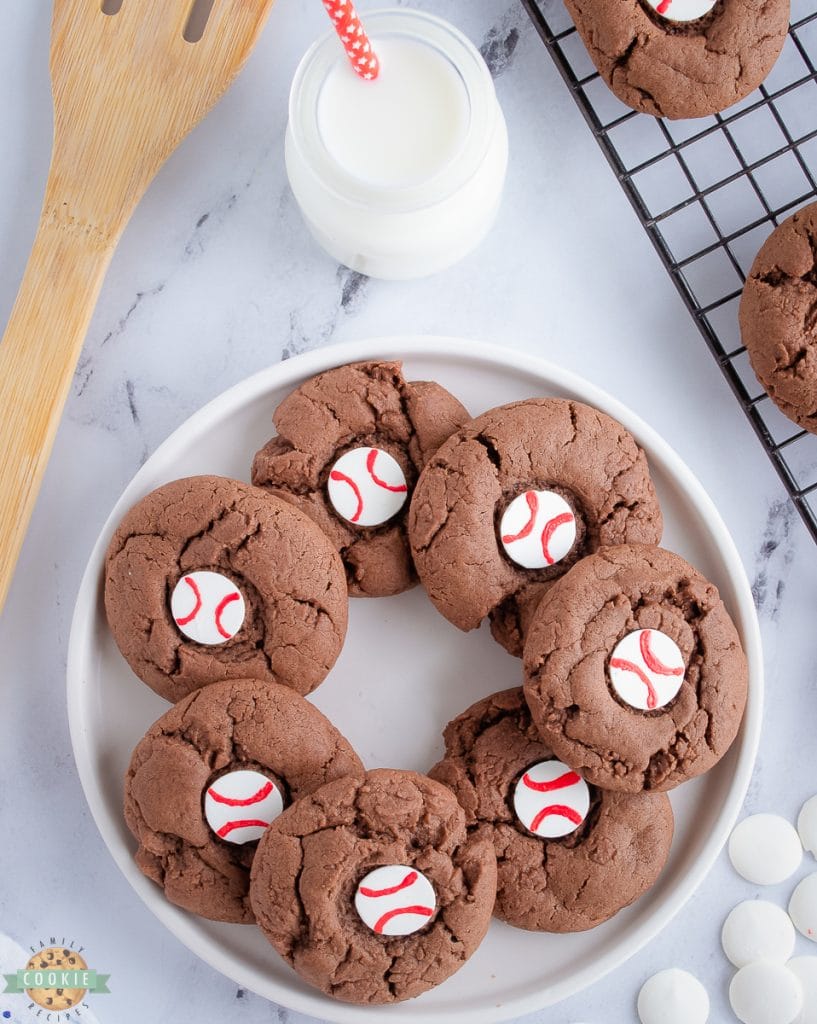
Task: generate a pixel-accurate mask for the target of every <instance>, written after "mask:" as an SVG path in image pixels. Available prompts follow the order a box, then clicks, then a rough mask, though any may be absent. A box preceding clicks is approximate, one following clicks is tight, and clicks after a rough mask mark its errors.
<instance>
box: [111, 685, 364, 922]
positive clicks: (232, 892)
mask: <svg viewBox="0 0 817 1024" xmlns="http://www.w3.org/2000/svg"><path fill="white" fill-rule="evenodd" d="M347 775H349V776H358V777H359V776H362V775H363V765H362V764H361V763H360V759H359V758H358V756H357V754H355V752H354V751H353V750H352V748H351V747H350V746H349V744H348V743H347V741H346V740H345V739H344V738H343V737H342V736H341V735H340V733H339V732H338V731H337V729H336V728H335V727H334V726H333V725H332V723H331V722H329V721H328V719H326V718H324V716H323V715H322V714H321V713H320V711H318V710H317V708H315V707H313V705H312V704H310V703H309V701H307V700H304V698H303V697H300V696H299V695H298V694H297V693H294V692H293V691H292V690H291V689H289V688H288V687H286V686H277V685H276V684H274V683H271V684H268V685H266V686H259V684H258V680H256V679H231V680H227V681H225V682H223V683H213V685H212V686H207V687H205V688H204V689H203V690H199V691H198V692H196V693H192V694H190V696H189V697H187V698H185V700H183V701H180V702H179V703H178V704H177V705H176V706H175V707H173V708H171V709H170V711H168V712H167V713H166V714H164V715H162V717H161V718H160V719H159V720H158V721H157V722H156V723H155V724H154V725H152V726H151V728H150V729H149V730H148V732H147V735H146V736H145V737H144V739H142V740H140V742H139V744H138V746H137V747H136V749H135V750H134V752H133V756H132V757H131V762H130V767H129V768H128V772H127V776H126V778H125V820H126V821H127V823H128V828H129V829H130V830H131V832H132V833H133V835H134V836H135V837H136V839H137V841H138V843H139V848H138V849H137V851H136V856H135V859H136V863H137V864H138V865H139V868H140V870H141V871H142V872H143V873H144V874H145V875H147V876H148V878H152V879H153V881H154V882H156V883H157V884H158V885H160V886H162V888H163V889H164V891H165V896H167V898H168V899H169V900H170V902H171V903H175V904H177V905H178V906H180V907H184V908H185V910H192V911H193V913H195V914H199V915H201V916H202V917H208V918H211V919H213V920H215V921H235V922H238V923H249V922H252V920H253V915H252V910H251V909H250V903H249V896H248V889H249V881H250V877H249V875H250V864H251V863H252V860H253V856H254V854H255V850H256V844H257V840H258V839H259V838H260V837H261V836H262V835H263V833H264V831H265V829H266V828H267V826H268V824H269V823H270V822H271V821H273V820H274V819H275V818H276V817H277V816H278V815H279V814H280V813H281V811H282V810H283V809H284V807H286V806H287V805H288V804H290V803H291V802H292V801H294V800H298V799H299V798H301V797H304V796H305V795H307V794H308V793H311V792H313V790H315V789H317V788H318V787H320V786H323V785H324V784H325V783H327V782H330V781H332V780H333V779H339V778H342V777H344V776H347Z"/></svg>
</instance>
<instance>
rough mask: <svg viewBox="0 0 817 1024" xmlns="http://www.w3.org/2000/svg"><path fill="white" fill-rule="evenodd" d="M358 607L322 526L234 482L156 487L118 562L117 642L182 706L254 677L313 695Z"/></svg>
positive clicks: (108, 596)
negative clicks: (187, 699) (203, 689)
mask: <svg viewBox="0 0 817 1024" xmlns="http://www.w3.org/2000/svg"><path fill="white" fill-rule="evenodd" d="M348 605H349V601H348V595H347V592H346V580H345V576H344V572H343V566H342V565H341V562H340V559H339V558H338V554H337V552H336V551H335V550H334V548H333V547H332V545H331V544H330V543H329V541H328V540H327V538H326V537H325V536H324V534H323V533H321V531H320V530H319V529H318V528H317V527H316V526H315V524H314V523H313V522H312V521H311V520H310V519H309V518H308V517H307V516H305V515H303V514H302V513H301V512H299V511H298V510H297V509H295V508H293V507H292V506H291V505H289V504H287V503H286V502H284V501H280V500H279V499H278V498H275V497H273V496H272V495H270V494H267V493H266V492H265V491H262V490H259V489H258V488H255V487H249V486H248V485H247V484H243V483H239V481H237V480H228V479H227V478H225V477H217V476H198V477H189V478H187V479H185V480H176V481H174V482H173V483H170V484H165V485H164V486H163V487H159V488H157V489H156V490H155V491H152V492H151V493H150V494H148V495H147V496H146V497H145V498H143V499H142V500H141V501H140V502H138V503H137V504H136V505H135V506H134V507H133V508H132V509H131V510H130V512H128V514H127V515H126V516H125V518H124V519H123V520H122V523H121V525H120V526H119V528H118V529H117V531H116V533H115V534H114V536H113V538H112V540H111V543H110V545H109V547H108V553H107V556H106V562H105V611H106V613H107V617H108V622H109V624H110V627H111V631H112V632H113V635H114V639H115V640H116V643H117V646H118V647H119V650H120V651H121V652H122V654H123V655H124V657H125V659H126V661H127V662H128V664H129V665H130V666H131V668H132V669H133V671H134V672H135V673H136V674H137V676H139V678H140V679H142V680H143V681H144V682H146V683H147V684H148V686H150V687H151V689H153V690H155V691H156V693H158V694H160V695H161V696H162V697H164V698H165V699H167V700H170V701H177V700H180V699H181V698H182V697H184V696H186V695H187V694H188V693H190V692H191V691H193V690H196V689H198V688H199V687H200V686H204V685H206V684H208V683H213V682H216V681H218V680H220V679H240V678H244V677H247V676H252V677H255V678H257V679H260V680H263V681H266V682H269V683H283V684H284V685H286V686H291V687H292V688H293V689H294V690H297V691H298V692H299V693H309V692H310V691H311V690H314V689H315V687H316V686H317V685H318V684H319V683H320V682H322V681H323V679H324V678H325V676H326V674H327V673H328V672H329V670H330V668H331V667H332V665H334V663H335V660H336V659H337V657H338V655H339V654H340V650H341V647H342V645H343V640H344V637H345V635H346V619H347V613H348Z"/></svg>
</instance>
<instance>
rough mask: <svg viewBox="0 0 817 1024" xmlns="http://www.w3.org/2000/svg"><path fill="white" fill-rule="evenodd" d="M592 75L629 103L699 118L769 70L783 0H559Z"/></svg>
mask: <svg viewBox="0 0 817 1024" xmlns="http://www.w3.org/2000/svg"><path fill="white" fill-rule="evenodd" d="M565 6H566V7H567V9H568V11H569V12H570V15H571V17H572V18H573V21H574V22H575V23H576V28H577V29H578V30H579V33H580V35H581V37H582V39H583V41H584V45H585V46H586V47H587V49H588V52H589V53H590V57H591V58H592V60H593V63H594V64H595V65H596V68H597V69H598V71H599V74H600V75H601V76H602V78H603V79H604V80H605V81H606V82H607V84H608V85H609V86H610V88H611V89H612V90H613V92H614V93H615V94H616V96H618V98H619V99H620V100H621V101H622V102H623V103H626V104H627V106H629V107H632V108H633V109H634V110H640V111H644V112H645V113H647V114H655V115H656V116H658V117H669V118H682V117H705V116H706V115H708V114H716V113H718V112H719V111H721V110H724V109H725V108H726V107H729V106H731V105H732V104H733V103H737V102H738V100H742V99H743V98H744V96H748V95H749V93H750V92H752V90H753V89H756V88H757V87H758V86H759V85H760V83H761V82H762V81H763V79H764V78H765V77H766V76H767V75H768V74H769V72H770V71H771V69H772V67H773V66H774V63H775V61H776V60H777V58H778V56H779V55H780V51H781V49H782V48H783V43H784V42H785V39H786V32H787V31H788V27H789V0H565Z"/></svg>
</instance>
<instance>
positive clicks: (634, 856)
mask: <svg viewBox="0 0 817 1024" xmlns="http://www.w3.org/2000/svg"><path fill="white" fill-rule="evenodd" d="M444 736H445V758H444V759H443V760H442V761H440V763H439V764H437V765H435V766H434V768H432V769H431V771H430V772H429V774H430V776H431V778H433V779H437V780H438V781H439V782H442V783H444V784H445V785H446V786H448V787H449V788H450V789H452V790H453V791H454V793H455V794H456V797H457V799H458V800H459V802H460V804H461V805H462V807H463V808H464V809H465V819H466V823H467V826H468V829H469V832H471V833H472V834H474V835H476V836H483V837H484V838H486V839H490V840H491V842H492V843H493V845H494V849H495V850H496V856H497V897H496V905H495V907H494V914H495V915H496V916H497V917H501V918H502V919H503V920H505V921H507V922H508V923H509V924H512V925H515V926H516V927H518V928H528V929H532V930H534V931H545V932H576V931H584V930H585V929H587V928H595V926H596V925H598V924H601V923H602V922H603V921H606V920H608V918H610V917H612V916H613V915H614V914H616V913H618V911H619V910H621V909H622V908H623V907H626V906H629V905H630V904H631V903H632V902H633V900H636V899H637V898H638V897H639V896H641V895H642V893H644V892H646V891H647V889H649V888H650V887H651V886H652V885H653V883H654V882H655V880H656V878H657V877H658V875H659V874H660V872H661V869H662V868H663V866H664V864H665V863H666V860H667V857H668V855H669V849H670V843H671V842H672V832H673V817H672V807H671V806H670V802H669V799H668V798H667V796H665V794H663V793H643V794H638V795H634V794H629V793H610V792H605V791H604V790H601V789H596V787H595V786H589V785H588V784H587V783H586V782H585V781H584V779H583V778H582V777H581V775H580V774H578V773H577V772H575V771H573V770H572V769H570V768H569V767H568V766H567V765H566V764H563V763H562V762H561V761H559V760H557V759H556V758H555V757H554V755H553V751H552V750H551V749H550V747H548V746H547V744H546V743H544V742H543V740H542V739H541V737H540V736H539V734H538V732H537V730H536V727H535V726H534V725H533V723H532V722H531V717H530V712H529V710H528V707H527V705H526V704H525V700H524V697H523V695H522V689H521V688H520V687H517V688H515V689H512V690H505V691H503V692H502V693H495V694H493V695H492V696H491V697H486V698H485V699H484V700H481V701H479V702H478V703H476V704H474V705H473V706H472V707H470V708H469V709H468V710H467V711H464V712H463V713H462V714H461V715H459V716H458V717H457V718H455V719H454V720H453V721H452V722H449V724H448V725H447V726H446V728H445V733H444Z"/></svg>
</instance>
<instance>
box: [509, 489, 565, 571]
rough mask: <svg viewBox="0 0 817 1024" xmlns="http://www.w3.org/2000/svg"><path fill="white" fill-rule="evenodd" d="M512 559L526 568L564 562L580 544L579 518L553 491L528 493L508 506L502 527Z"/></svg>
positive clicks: (521, 495) (538, 567)
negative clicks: (575, 546)
mask: <svg viewBox="0 0 817 1024" xmlns="http://www.w3.org/2000/svg"><path fill="white" fill-rule="evenodd" d="M499 535H500V537H501V539H502V546H503V547H504V548H505V553H506V554H507V556H508V558H510V559H511V560H512V561H514V562H516V564H517V565H521V566H522V568H523V569H544V568H545V567H546V566H548V565H554V564H555V563H556V562H560V561H561V560H562V559H563V558H564V557H565V556H566V555H567V554H568V553H569V552H570V549H571V548H572V547H573V545H574V544H575V542H576V518H575V516H574V515H573V511H572V509H571V508H570V505H568V503H567V502H566V501H565V500H564V498H563V497H561V495H559V494H556V493H555V492H553V491H525V493H524V494H520V495H518V496H517V497H516V498H514V499H513V501H512V502H511V503H510V504H509V505H508V507H507V508H506V509H505V511H504V513H503V514H502V520H501V521H500V524H499Z"/></svg>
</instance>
